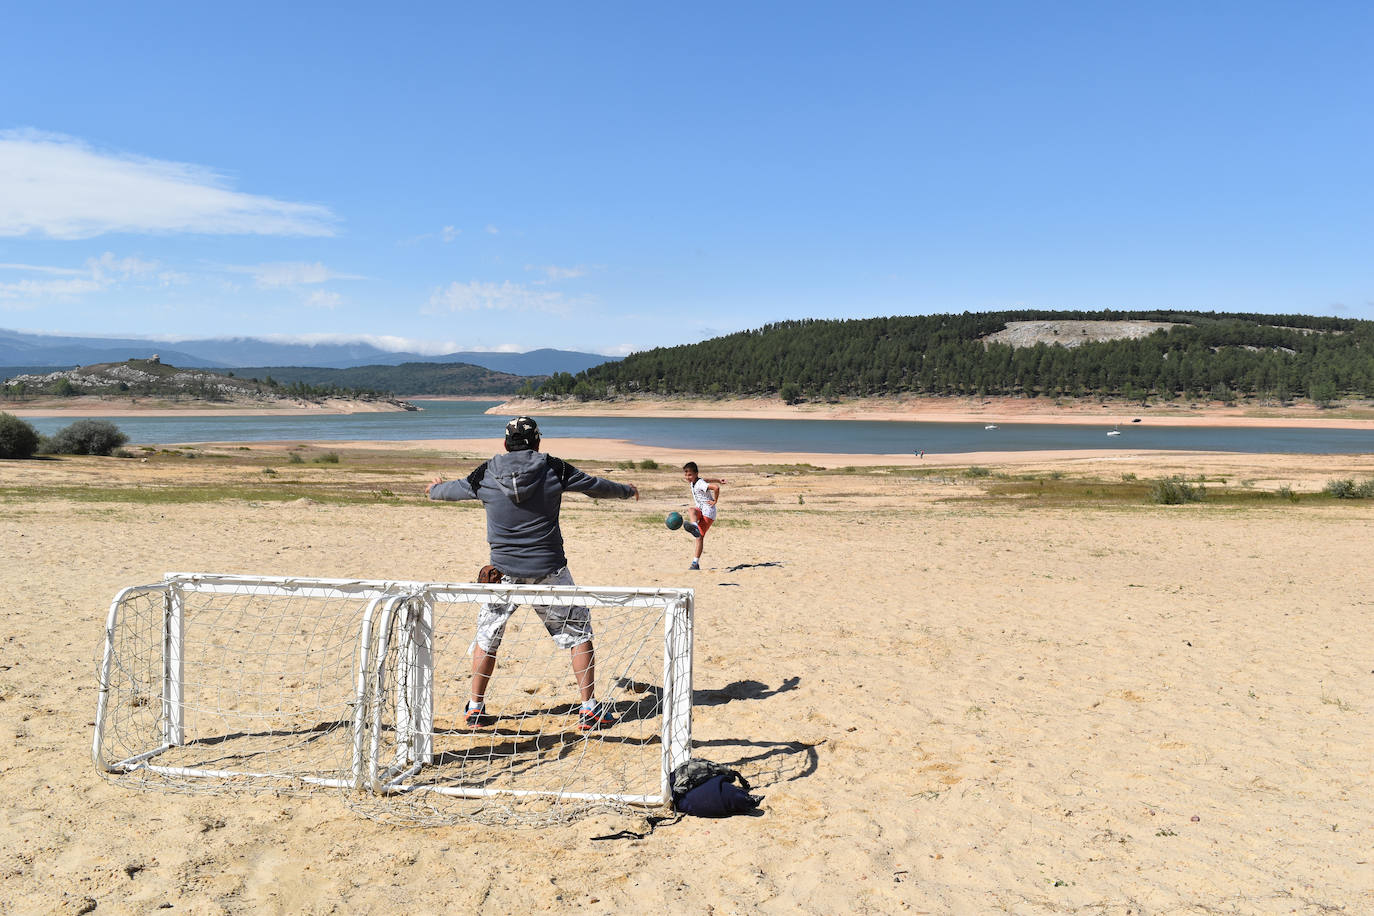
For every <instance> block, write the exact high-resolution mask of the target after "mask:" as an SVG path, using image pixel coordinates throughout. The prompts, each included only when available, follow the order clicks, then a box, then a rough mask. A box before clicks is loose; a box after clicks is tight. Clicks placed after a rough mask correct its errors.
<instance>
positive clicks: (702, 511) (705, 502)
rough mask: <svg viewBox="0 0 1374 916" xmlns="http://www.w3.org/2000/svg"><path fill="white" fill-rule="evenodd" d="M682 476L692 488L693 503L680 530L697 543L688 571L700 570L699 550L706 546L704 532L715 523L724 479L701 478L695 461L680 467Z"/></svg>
mask: <svg viewBox="0 0 1374 916" xmlns="http://www.w3.org/2000/svg"><path fill="white" fill-rule="evenodd" d="M682 476H683V479H685V480H686V481H687V485H688V486H689V487H691V488H692V502H693V503H695V505H693V506H692V507H691V508H690V509H688V510H687V521H686V522H684V523H683V525H682V530H683V531H686V532H687V533H688V534H690V535H691V536H692V537H694V538H696V542H697V543H696V548H697V552H696V555H695V556H694V557H692V565H691V566H689V567H688V569H701V549H702V548H703V547H705V546H706V532H708V531H710V530H711V525H713V524H714V523H715V521H716V502H717V501H719V499H720V485H721V484H723V483H725V478H724V477H702V476H701V474H700V472H699V471H698V470H697V463H696V462H695V461H689V462H687V463H686V464H684V465H683V466H682Z"/></svg>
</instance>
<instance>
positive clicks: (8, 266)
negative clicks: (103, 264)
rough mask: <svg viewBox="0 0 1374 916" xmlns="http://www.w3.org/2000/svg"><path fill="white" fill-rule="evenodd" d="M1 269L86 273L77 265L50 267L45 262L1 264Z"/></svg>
mask: <svg viewBox="0 0 1374 916" xmlns="http://www.w3.org/2000/svg"><path fill="white" fill-rule="evenodd" d="M0 270H29V271H33V272H34V273H40V274H55V275H58V276H73V275H75V274H82V273H85V271H84V270H77V269H76V268H75V267H49V266H47V265H44V264H0Z"/></svg>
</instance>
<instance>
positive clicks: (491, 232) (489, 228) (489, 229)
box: [483, 223, 501, 235]
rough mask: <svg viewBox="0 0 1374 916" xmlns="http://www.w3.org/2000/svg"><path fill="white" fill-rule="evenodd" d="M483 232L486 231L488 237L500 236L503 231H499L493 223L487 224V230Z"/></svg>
mask: <svg viewBox="0 0 1374 916" xmlns="http://www.w3.org/2000/svg"><path fill="white" fill-rule="evenodd" d="M483 231H484V232H485V233H486V234H487V235H500V234H501V230H500V229H497V228H496V227H495V226H493V225H492V224H491V223H487V228H486V229H484V230H483Z"/></svg>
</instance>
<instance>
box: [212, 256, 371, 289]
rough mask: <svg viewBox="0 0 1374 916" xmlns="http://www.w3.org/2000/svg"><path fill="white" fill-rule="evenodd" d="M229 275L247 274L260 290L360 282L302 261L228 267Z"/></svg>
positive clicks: (320, 264)
mask: <svg viewBox="0 0 1374 916" xmlns="http://www.w3.org/2000/svg"><path fill="white" fill-rule="evenodd" d="M225 269H226V270H228V271H230V272H231V273H238V274H249V275H251V276H252V277H253V282H254V283H256V284H257V285H258V286H259V287H260V288H262V289H282V288H288V289H289V288H293V287H297V286H313V285H316V284H319V283H328V282H329V281H330V280H362V279H364V278H363V277H360V276H358V275H357V274H345V273H339V272H338V271H336V270H333V269H331V268H329V267H326V266H325V265H324V264H322V263H320V262H319V261H316V262H315V263H314V264H307V263H305V262H303V261H279V262H274V263H268V264H250V265H244V266H230V267H226V268H225Z"/></svg>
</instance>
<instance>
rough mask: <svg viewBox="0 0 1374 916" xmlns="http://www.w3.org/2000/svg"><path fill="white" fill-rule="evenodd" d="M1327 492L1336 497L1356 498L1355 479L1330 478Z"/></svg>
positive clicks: (1327, 483)
mask: <svg viewBox="0 0 1374 916" xmlns="http://www.w3.org/2000/svg"><path fill="white" fill-rule="evenodd" d="M1326 493H1327V495H1328V496H1332V497H1335V498H1336V499H1354V498H1355V481H1354V480H1352V479H1350V478H1349V477H1347V478H1346V479H1345V480H1328V481H1327V482H1326Z"/></svg>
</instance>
